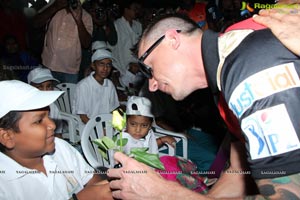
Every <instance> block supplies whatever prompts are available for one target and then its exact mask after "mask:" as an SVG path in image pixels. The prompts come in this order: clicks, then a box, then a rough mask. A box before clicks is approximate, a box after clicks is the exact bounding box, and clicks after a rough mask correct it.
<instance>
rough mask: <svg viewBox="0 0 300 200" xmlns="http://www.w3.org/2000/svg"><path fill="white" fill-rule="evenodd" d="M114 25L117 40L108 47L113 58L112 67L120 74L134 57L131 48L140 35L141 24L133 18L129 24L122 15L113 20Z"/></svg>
mask: <svg viewBox="0 0 300 200" xmlns="http://www.w3.org/2000/svg"><path fill="white" fill-rule="evenodd" d="M114 25H115V28H116V32H117V35H118V42H117V44H116V45H115V46H110V45H109V48H110V49H111V50H112V55H113V57H114V58H115V59H114V60H113V65H114V67H115V68H117V69H118V70H119V71H120V73H121V74H124V73H125V72H126V70H127V65H128V64H129V62H131V61H132V60H133V59H134V56H133V55H132V51H131V49H132V48H133V47H134V45H135V44H136V43H137V42H138V40H139V38H140V36H141V35H142V31H143V30H142V24H141V23H140V22H138V21H136V20H133V21H132V25H131V26H130V24H129V22H128V21H127V20H126V19H125V18H124V17H120V18H118V19H117V20H115V21H114Z"/></svg>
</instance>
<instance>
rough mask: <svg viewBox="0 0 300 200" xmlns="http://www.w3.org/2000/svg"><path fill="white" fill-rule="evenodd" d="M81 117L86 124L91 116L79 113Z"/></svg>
mask: <svg viewBox="0 0 300 200" xmlns="http://www.w3.org/2000/svg"><path fill="white" fill-rule="evenodd" d="M79 117H80V119H81V121H82V122H83V123H85V124H86V123H87V122H88V121H89V120H90V118H88V116H87V115H86V114H79Z"/></svg>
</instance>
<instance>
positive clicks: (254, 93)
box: [229, 63, 300, 118]
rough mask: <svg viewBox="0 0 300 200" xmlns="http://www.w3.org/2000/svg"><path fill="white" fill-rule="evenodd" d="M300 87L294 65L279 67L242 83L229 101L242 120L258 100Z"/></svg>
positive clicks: (260, 73)
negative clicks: (243, 115)
mask: <svg viewBox="0 0 300 200" xmlns="http://www.w3.org/2000/svg"><path fill="white" fill-rule="evenodd" d="M299 86H300V80H299V76H298V74H297V72H296V70H295V66H294V63H287V64H282V65H277V66H274V67H271V68H269V69H266V70H263V71H260V72H258V73H256V74H254V75H252V76H250V77H248V78H247V79H245V80H244V81H243V82H241V83H240V84H239V85H238V86H237V87H236V88H235V90H234V91H233V93H232V95H231V97H230V99H229V108H230V109H231V110H232V111H233V113H234V114H235V115H236V116H237V117H238V118H240V116H241V115H242V114H243V113H244V112H245V111H246V110H247V109H248V108H249V107H251V106H252V104H253V103H254V102H255V101H256V100H259V99H262V98H265V97H267V96H270V95H272V94H275V93H278V92H281V91H284V90H288V89H291V88H294V87H299Z"/></svg>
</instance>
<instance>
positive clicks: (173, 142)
mask: <svg viewBox="0 0 300 200" xmlns="http://www.w3.org/2000/svg"><path fill="white" fill-rule="evenodd" d="M159 139H160V141H161V142H162V144H169V145H171V146H172V147H173V148H175V146H176V140H175V139H174V138H173V137H172V136H163V137H160V138H159Z"/></svg>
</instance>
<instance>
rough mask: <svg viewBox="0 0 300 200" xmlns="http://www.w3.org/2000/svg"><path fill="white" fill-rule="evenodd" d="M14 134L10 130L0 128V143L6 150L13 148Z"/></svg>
mask: <svg viewBox="0 0 300 200" xmlns="http://www.w3.org/2000/svg"><path fill="white" fill-rule="evenodd" d="M14 138H15V133H14V132H13V131H11V130H7V129H3V128H0V143H1V144H2V145H3V146H5V147H6V148H7V149H12V148H13V147H14V146H15V140H14Z"/></svg>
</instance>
